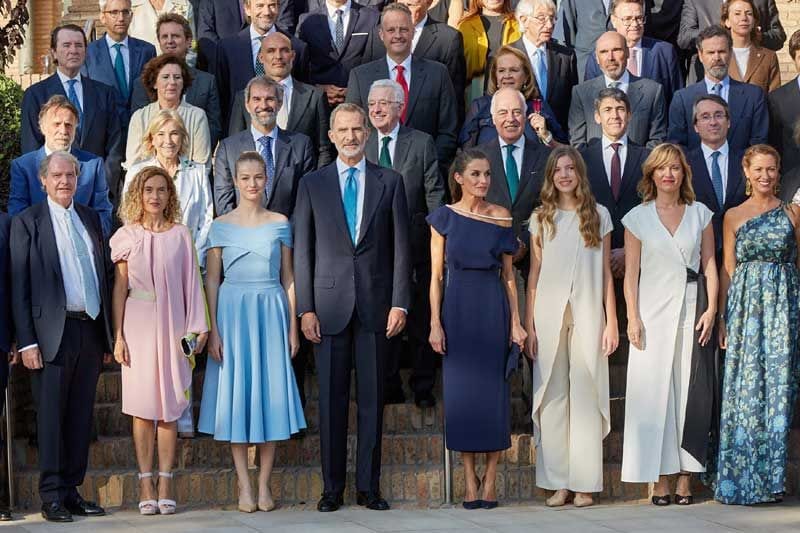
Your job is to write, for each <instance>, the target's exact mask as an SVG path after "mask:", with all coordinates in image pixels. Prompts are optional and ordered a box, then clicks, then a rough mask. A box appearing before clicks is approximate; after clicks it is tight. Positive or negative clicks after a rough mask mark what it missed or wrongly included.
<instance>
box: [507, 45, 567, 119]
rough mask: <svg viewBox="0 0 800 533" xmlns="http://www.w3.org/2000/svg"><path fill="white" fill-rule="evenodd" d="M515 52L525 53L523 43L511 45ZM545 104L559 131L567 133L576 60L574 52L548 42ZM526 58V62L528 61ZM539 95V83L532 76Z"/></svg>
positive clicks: (526, 53) (526, 52)
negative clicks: (556, 122)
mask: <svg viewBox="0 0 800 533" xmlns="http://www.w3.org/2000/svg"><path fill="white" fill-rule="evenodd" d="M511 46H513V47H514V48H516V49H517V50H521V51H522V52H525V55H526V56H527V55H528V51H527V50H526V49H525V42H524V41H523V40H522V39H518V40H516V41H514V42H513V43H511ZM546 47H547V103H548V104H550V108H551V109H552V110H553V112H554V113H555V115H556V118H557V119H558V123H559V124H560V125H561V129H563V130H564V131H567V127H568V125H569V106H570V102H571V100H572V87H574V86H575V85H577V84H578V60H577V58H576V56H575V50H574V49H573V48H571V47H569V46H565V45H563V44H560V43H557V42H556V41H553V40H550V41H549V42H548V43H547V44H546ZM530 59H531V58H530V56H528V60H530ZM533 82H534V83H535V84H536V86H537V88H538V89H539V93H540V94H541V92H542V91H541V88H540V87H539V82H538V80H536V76H533Z"/></svg>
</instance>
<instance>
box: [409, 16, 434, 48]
mask: <svg viewBox="0 0 800 533" xmlns="http://www.w3.org/2000/svg"><path fill="white" fill-rule="evenodd" d="M438 31H439V29H438V27H437V26H436V24H433V23H432V22H431V18H430V17H428V21H427V22H426V23H425V26H423V28H422V33H421V34H420V36H419V41H417V46H416V47H415V48H414V55H415V56H418V57H425V52H427V51H428V49H429V48H430V47H431V46H433V43H434V42H436V35H437V33H438ZM412 37H413V36H412Z"/></svg>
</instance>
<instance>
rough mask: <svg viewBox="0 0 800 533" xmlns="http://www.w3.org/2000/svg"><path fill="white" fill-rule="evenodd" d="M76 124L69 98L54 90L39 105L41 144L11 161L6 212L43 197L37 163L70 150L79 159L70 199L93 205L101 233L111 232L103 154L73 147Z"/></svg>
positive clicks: (17, 210)
mask: <svg viewBox="0 0 800 533" xmlns="http://www.w3.org/2000/svg"><path fill="white" fill-rule="evenodd" d="M77 125H78V110H77V109H75V106H73V105H72V104H71V103H69V100H67V99H66V98H65V97H63V96H61V95H60V94H57V95H55V96H52V97H51V98H50V100H48V101H47V103H46V104H45V105H44V106H42V110H41V112H40V113H39V127H40V129H41V130H42V132H43V133H44V145H43V146H42V147H41V148H39V149H38V150H35V151H33V152H28V153H27V154H24V155H22V156H20V157H18V158H16V159H14V160H13V161H12V162H11V190H10V192H9V195H8V212H9V214H11V215H17V214H19V213H21V212H22V211H24V210H25V209H27V208H28V207H30V206H32V205H33V204H38V203H39V202H42V201H44V200H45V199H46V198H47V195H46V194H45V193H44V191H42V182H41V180H40V178H39V165H40V164H41V163H42V161H43V160H44V159H45V157H47V156H48V155H49V154H51V153H53V152H57V151H65V152H69V153H71V154H72V155H73V156H75V158H76V159H77V160H78V162H79V163H80V172H79V174H78V184H77V187H76V190H75V195H74V197H73V198H74V200H75V201H76V202H78V203H79V204H83V205H85V206H87V207H91V208H92V209H94V210H95V211H96V212H97V214H98V215H100V222H101V223H102V225H103V235H104V236H105V237H108V236H109V235H110V234H111V223H112V217H113V214H112V209H113V207H112V205H111V201H110V200H109V191H108V183H107V182H106V171H105V169H104V168H103V158H101V157H97V156H96V155H94V154H91V153H89V152H84V151H83V150H79V149H77V148H73V146H72V144H73V142H74V140H75V127H76V126H77Z"/></svg>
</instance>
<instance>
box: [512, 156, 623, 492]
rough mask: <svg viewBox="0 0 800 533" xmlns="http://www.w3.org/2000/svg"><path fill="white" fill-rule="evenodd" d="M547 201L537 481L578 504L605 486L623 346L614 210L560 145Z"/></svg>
mask: <svg viewBox="0 0 800 533" xmlns="http://www.w3.org/2000/svg"><path fill="white" fill-rule="evenodd" d="M540 198H541V202H542V205H541V206H540V207H539V208H538V209H536V211H534V214H533V216H532V217H531V222H530V233H531V268H530V273H529V276H528V296H527V299H526V312H525V329H526V331H527V333H528V337H527V340H526V343H525V345H526V346H525V352H526V354H527V355H528V357H530V358H531V359H533V360H535V363H534V365H533V423H534V427H535V433H536V485H537V486H539V487H541V488H543V489H546V490H553V491H555V493H554V494H553V495H552V496H551V497H549V498H548V499H547V502H546V503H547V505H548V506H550V507H555V506H561V505H564V504H565V503H567V501H568V500H569V499H570V498H571V496H572V495H571V492H574V493H575V496H574V503H575V506H576V507H586V506H588V505H592V504H593V503H594V500H593V498H592V493H594V492H601V491H602V490H603V438H604V437H605V436H606V435H607V434H608V432H609V431H610V429H611V424H610V415H609V400H608V398H609V392H608V362H607V359H606V358H607V357H608V356H609V355H611V354H612V353H613V352H614V350H616V349H617V345H618V344H619V332H618V330H617V313H616V300H615V298H614V284H613V279H612V276H611V262H610V261H611V230H612V229H613V228H614V224H613V222H612V221H611V215H610V214H609V212H608V210H607V209H606V208H605V207H603V206H602V205H599V204H597V202H595V199H594V196H592V192H591V190H590V188H589V181H588V179H587V174H586V165H585V163H584V162H583V158H582V157H581V155H580V154H579V153H578V151H577V150H576V149H575V148H573V147H571V146H560V147H558V148H556V149H555V150H553V151H552V152H551V154H550V157H549V158H548V160H547V165H546V167H545V174H544V183H543V185H542V191H541V196H540Z"/></svg>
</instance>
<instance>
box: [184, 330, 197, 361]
mask: <svg viewBox="0 0 800 533" xmlns="http://www.w3.org/2000/svg"><path fill="white" fill-rule="evenodd" d="M196 346H197V333H187V334H186V335H184V336H183V337H181V351H182V352H183V355H185V356H186V357H191V356H192V355H194V349H195V347H196Z"/></svg>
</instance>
